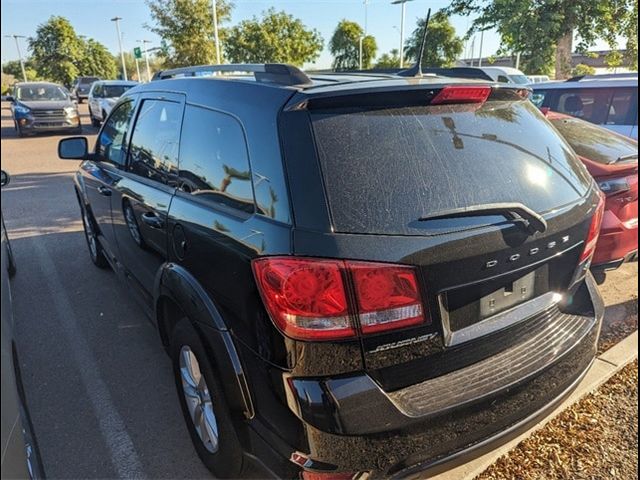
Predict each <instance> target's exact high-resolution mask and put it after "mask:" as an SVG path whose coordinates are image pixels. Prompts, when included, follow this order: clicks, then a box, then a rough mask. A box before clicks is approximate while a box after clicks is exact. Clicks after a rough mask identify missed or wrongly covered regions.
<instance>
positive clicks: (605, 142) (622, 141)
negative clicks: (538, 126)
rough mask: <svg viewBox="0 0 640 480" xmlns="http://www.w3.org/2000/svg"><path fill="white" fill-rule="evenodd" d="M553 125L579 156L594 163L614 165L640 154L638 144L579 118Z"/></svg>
mask: <svg viewBox="0 0 640 480" xmlns="http://www.w3.org/2000/svg"><path fill="white" fill-rule="evenodd" d="M551 123H552V124H553V126H554V127H556V128H557V129H558V131H559V132H560V133H561V134H562V136H563V137H564V138H565V140H567V142H569V145H571V146H572V147H573V149H574V150H575V151H576V153H577V154H578V155H580V156H583V157H585V158H588V159H589V160H592V161H594V162H598V163H604V164H607V163H613V162H615V161H616V160H618V159H619V158H621V157H629V156H630V155H633V154H637V153H638V142H636V141H634V140H631V139H630V138H627V137H623V136H622V135H617V134H615V133H612V132H611V131H609V130H606V129H604V128H601V127H597V126H595V125H592V124H590V123H588V122H584V121H582V120H579V119H577V118H560V119H553V120H551ZM633 161H637V159H635V160H633Z"/></svg>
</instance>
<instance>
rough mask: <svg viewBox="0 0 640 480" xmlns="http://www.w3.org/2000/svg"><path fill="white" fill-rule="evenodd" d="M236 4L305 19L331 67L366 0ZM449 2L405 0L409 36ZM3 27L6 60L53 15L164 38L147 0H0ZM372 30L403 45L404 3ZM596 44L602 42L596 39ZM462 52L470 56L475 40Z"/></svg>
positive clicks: (134, 36) (381, 15) (83, 30)
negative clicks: (341, 34) (345, 23)
mask: <svg viewBox="0 0 640 480" xmlns="http://www.w3.org/2000/svg"><path fill="white" fill-rule="evenodd" d="M233 3H234V5H235V8H234V9H233V12H232V18H231V22H230V23H229V25H233V24H236V23H238V22H240V21H242V20H245V19H248V18H251V17H253V16H255V15H260V13H261V12H263V11H264V10H267V9H268V8H270V7H275V8H276V9H277V10H284V11H286V12H287V13H290V14H292V15H293V16H295V17H297V18H299V19H300V20H302V22H303V23H304V24H305V25H306V26H307V27H310V28H315V29H317V30H318V31H319V32H320V33H321V35H322V37H323V38H324V43H325V48H324V50H323V52H322V54H321V55H320V58H319V59H318V60H317V61H316V62H315V64H314V65H313V66H314V67H316V68H328V67H330V65H331V55H330V53H329V51H328V43H329V40H330V38H331V35H332V34H333V31H334V29H335V27H336V25H337V24H338V22H339V21H340V20H342V19H347V20H352V21H356V22H358V23H360V24H361V25H362V26H363V27H364V19H365V6H364V0H282V1H277V0H234V1H233ZM448 4H449V2H448V1H446V0H444V1H443V0H410V1H409V2H408V3H406V17H405V38H406V37H407V36H408V35H409V34H410V33H411V32H412V31H413V29H414V28H415V26H416V20H417V18H418V17H424V16H425V15H426V11H427V9H428V8H431V9H432V10H433V11H436V10H438V9H440V8H442V7H445V6H447V5H448ZM0 10H1V11H0V18H1V21H0V23H1V28H0V30H1V32H2V38H1V41H2V48H1V55H2V62H6V61H8V60H15V59H17V58H18V53H17V50H16V45H15V42H14V40H13V39H12V38H6V37H5V35H12V34H16V35H24V36H26V37H29V36H33V35H34V34H35V31H36V28H37V27H38V25H39V24H41V23H44V22H46V20H47V19H48V18H49V17H50V16H52V15H61V16H63V17H66V18H67V19H68V20H69V21H70V22H71V24H72V25H73V27H74V28H75V30H76V33H77V34H78V35H86V36H87V37H88V38H94V39H95V40H97V41H99V42H100V43H103V44H104V45H106V47H107V48H108V49H109V50H110V51H111V52H113V53H117V52H118V37H117V34H116V28H115V25H114V22H111V21H110V19H111V18H113V17H115V16H119V17H122V19H123V20H122V21H121V22H120V28H121V31H122V39H123V48H124V49H125V50H132V49H133V48H134V47H135V46H137V45H138V43H136V41H137V40H143V39H144V40H150V41H151V42H152V43H151V44H150V45H149V48H151V47H152V46H157V45H159V44H160V38H159V37H158V36H157V35H154V34H153V33H151V32H150V31H149V30H148V29H147V28H145V24H150V23H152V19H151V16H150V14H149V9H148V7H147V5H146V4H145V1H144V0H0ZM367 11H368V15H367V18H368V22H367V30H368V33H369V34H371V35H373V36H374V37H375V38H376V41H377V43H378V56H380V55H381V54H382V53H385V52H388V51H390V50H391V49H393V48H399V45H400V23H401V7H400V6H399V5H392V4H391V0H368V7H367ZM451 21H452V23H453V25H454V27H455V28H456V32H457V34H458V35H460V36H462V35H464V34H465V33H466V31H467V29H468V27H469V25H470V19H469V17H460V16H456V17H452V19H451ZM18 41H19V42H20V48H21V49H22V52H23V55H24V54H25V52H26V51H27V42H26V39H19V40H18ZM474 43H475V54H474V55H473V56H474V57H477V56H478V54H479V46H480V38H479V35H478V36H477V38H476V40H475V42H474ZM499 46H500V39H499V37H498V35H497V34H496V33H495V32H493V31H489V32H486V33H485V34H484V40H483V51H482V53H483V56H485V57H486V56H488V55H492V54H495V53H496V51H497V50H498V48H499ZM596 48H598V45H596ZM463 57H471V42H469V43H468V45H467V46H466V50H465V52H464V54H463Z"/></svg>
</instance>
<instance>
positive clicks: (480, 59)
mask: <svg viewBox="0 0 640 480" xmlns="http://www.w3.org/2000/svg"><path fill="white" fill-rule="evenodd" d="M483 43H484V30H482V31H481V32H480V51H479V52H478V57H479V58H478V67H482V44H483Z"/></svg>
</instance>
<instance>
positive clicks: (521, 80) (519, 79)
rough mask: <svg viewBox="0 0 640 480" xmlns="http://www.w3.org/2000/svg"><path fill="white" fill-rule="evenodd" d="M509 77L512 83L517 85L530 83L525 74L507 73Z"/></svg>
mask: <svg viewBox="0 0 640 480" xmlns="http://www.w3.org/2000/svg"><path fill="white" fill-rule="evenodd" d="M509 78H510V79H511V81H512V82H513V83H517V84H518V85H527V84H529V83H531V82H530V81H529V79H528V78H527V76H526V75H509Z"/></svg>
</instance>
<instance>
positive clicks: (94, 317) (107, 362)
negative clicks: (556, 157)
mask: <svg viewBox="0 0 640 480" xmlns="http://www.w3.org/2000/svg"><path fill="white" fill-rule="evenodd" d="M8 108H9V105H8V104H7V103H3V104H2V124H1V138H2V140H1V146H2V168H3V169H4V170H6V171H8V172H9V173H10V174H11V176H12V179H11V183H10V185H9V186H7V187H5V188H3V189H2V210H3V213H4V217H5V223H6V226H7V230H8V232H9V238H10V239H11V243H12V246H13V252H14V255H15V258H16V262H17V266H18V273H17V274H16V276H15V277H14V278H13V280H12V285H11V287H12V296H13V307H14V316H15V321H16V340H17V347H18V355H19V361H20V367H21V370H22V375H23V380H24V384H25V391H26V396H27V401H28V405H29V409H30V412H31V416H32V420H33V424H34V429H35V432H36V435H37V438H38V442H39V445H40V450H41V453H42V457H43V463H44V468H45V470H46V473H47V476H48V477H49V478H83V479H84V478H142V477H144V478H210V477H211V475H210V474H209V472H208V470H206V469H205V468H204V467H203V466H202V464H201V463H200V461H199V459H198V458H197V456H196V454H195V452H194V450H193V448H192V446H191V442H190V440H189V437H188V433H187V430H186V427H185V426H184V422H183V419H182V414H181V412H180V407H179V405H178V400H177V396H176V392H175V387H174V384H173V377H172V373H171V364H170V361H169V358H168V357H167V356H166V354H165V353H164V350H163V349H162V347H161V345H160V341H159V339H158V334H157V332H156V330H155V328H154V327H153V325H152V324H151V323H150V321H149V320H148V319H147V317H146V316H145V314H144V313H143V312H142V310H141V309H140V308H139V307H138V305H137V303H136V302H135V301H134V300H133V299H132V297H131V296H130V295H129V294H128V292H127V291H126V289H125V288H124V286H123V285H122V284H121V283H120V282H119V281H118V280H117V279H116V276H115V274H114V273H113V272H112V271H110V270H99V269H98V268H96V267H94V266H93V264H92V263H91V261H90V259H89V254H88V251H87V247H86V244H85V240H84V236H83V233H82V223H81V221H80V215H79V209H78V204H77V201H76V198H75V194H74V192H73V187H72V174H73V172H74V171H75V170H76V169H77V166H78V162H76V161H68V160H59V159H58V157H57V144H58V140H59V139H60V138H62V137H63V135H59V134H50V135H42V136H38V137H28V138H17V137H16V134H15V131H14V129H13V122H12V121H11V116H10V111H9V109H8ZM80 110H81V113H82V120H83V123H84V129H85V134H86V135H87V136H88V137H89V142H90V144H92V143H93V142H94V140H95V134H96V130H95V129H93V128H92V127H91V126H90V122H89V118H88V114H87V107H86V104H82V105H81V106H80ZM2 294H3V295H5V294H6V293H5V292H2ZM603 294H604V296H605V301H606V303H607V304H608V314H607V319H609V320H608V321H606V323H608V324H611V325H615V322H619V321H621V319H620V318H618V317H621V318H629V317H632V316H633V315H635V322H636V323H635V325H636V326H635V327H634V328H637V295H638V269H637V263H636V264H632V265H627V266H625V267H624V268H623V269H621V270H620V271H618V272H615V273H614V274H612V275H611V276H610V278H609V279H608V280H607V282H606V283H605V285H604V286H603ZM634 305H635V310H634V311H633V312H632V311H630V310H633V308H632V306H634ZM606 328H607V325H605V330H606Z"/></svg>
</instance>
